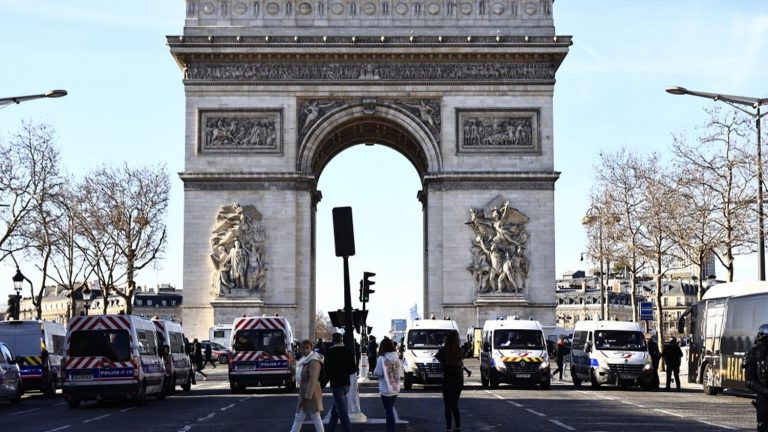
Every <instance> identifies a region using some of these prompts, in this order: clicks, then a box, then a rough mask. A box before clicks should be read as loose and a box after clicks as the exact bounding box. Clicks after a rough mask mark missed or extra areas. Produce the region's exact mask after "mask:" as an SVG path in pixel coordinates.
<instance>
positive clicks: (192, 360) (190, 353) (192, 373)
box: [184, 336, 197, 385]
mask: <svg viewBox="0 0 768 432" xmlns="http://www.w3.org/2000/svg"><path fill="white" fill-rule="evenodd" d="M184 352H185V353H187V355H188V356H189V376H190V377H191V378H192V384H195V385H197V380H195V352H194V351H192V344H191V343H190V342H189V339H187V337H186V336H184Z"/></svg>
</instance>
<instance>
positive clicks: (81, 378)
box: [69, 374, 93, 381]
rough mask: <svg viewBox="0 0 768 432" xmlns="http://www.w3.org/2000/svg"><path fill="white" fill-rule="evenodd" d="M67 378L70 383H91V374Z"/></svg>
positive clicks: (74, 375) (73, 375)
mask: <svg viewBox="0 0 768 432" xmlns="http://www.w3.org/2000/svg"><path fill="white" fill-rule="evenodd" d="M69 378H70V379H71V380H72V381H93V374H72V375H70V376H69Z"/></svg>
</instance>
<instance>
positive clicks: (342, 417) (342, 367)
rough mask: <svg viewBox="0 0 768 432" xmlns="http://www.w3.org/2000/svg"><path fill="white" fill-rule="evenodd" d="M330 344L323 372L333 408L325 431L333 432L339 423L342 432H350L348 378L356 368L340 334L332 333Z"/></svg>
mask: <svg viewBox="0 0 768 432" xmlns="http://www.w3.org/2000/svg"><path fill="white" fill-rule="evenodd" d="M331 342H332V343H333V345H331V347H330V348H329V349H328V355H327V356H326V357H325V371H326V374H327V375H328V379H329V381H330V383H331V393H332V394H333V407H332V408H331V418H330V419H328V428H327V429H326V431H331V432H333V431H335V430H336V423H337V422H339V423H341V429H342V430H343V431H344V432H352V425H351V424H350V422H349V413H348V407H347V393H349V377H350V375H352V374H354V373H355V372H356V371H357V367H356V366H355V360H354V357H353V356H352V353H351V352H350V351H349V350H348V349H347V347H345V346H344V342H343V338H342V335H341V333H334V334H333V336H332V337H331Z"/></svg>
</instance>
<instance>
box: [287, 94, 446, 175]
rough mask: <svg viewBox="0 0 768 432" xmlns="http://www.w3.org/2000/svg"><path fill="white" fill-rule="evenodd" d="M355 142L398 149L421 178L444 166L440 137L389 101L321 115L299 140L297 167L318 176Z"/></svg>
mask: <svg viewBox="0 0 768 432" xmlns="http://www.w3.org/2000/svg"><path fill="white" fill-rule="evenodd" d="M356 144H381V145H385V146H388V147H390V148H392V149H394V150H396V151H397V152H399V153H400V154H402V155H403V156H405V157H406V159H408V161H410V162H411V164H412V165H413V166H414V168H415V169H416V171H417V172H418V174H419V177H421V178H423V177H424V175H425V174H427V173H435V172H440V171H441V170H442V158H441V155H440V150H439V143H438V142H437V138H436V137H435V136H434V135H433V134H432V133H431V132H430V130H429V129H428V128H427V126H426V125H424V124H423V123H422V122H421V121H420V120H419V119H417V118H416V117H415V116H414V115H412V114H411V113H409V112H408V111H406V110H404V109H402V108H399V107H397V106H394V105H390V104H376V105H375V106H369V105H363V104H358V105H351V106H346V107H344V108H342V109H340V110H337V111H334V112H332V113H330V114H328V115H326V116H325V118H322V119H320V120H319V121H318V122H317V124H315V125H314V126H313V127H312V128H311V130H310V131H309V132H308V133H307V135H306V136H305V137H304V139H303V140H302V141H301V142H300V143H299V150H298V153H297V161H296V169H297V171H298V172H299V173H302V174H312V175H314V176H315V178H317V177H319V175H320V173H321V172H322V171H323V169H324V168H325V166H326V165H327V164H328V162H330V160H331V159H333V157H334V156H336V155H337V154H339V153H340V152H341V151H343V150H345V149H346V148H349V147H351V146H353V145H356Z"/></svg>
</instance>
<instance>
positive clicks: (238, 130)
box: [200, 111, 280, 152]
mask: <svg viewBox="0 0 768 432" xmlns="http://www.w3.org/2000/svg"><path fill="white" fill-rule="evenodd" d="M200 116H201V119H200V125H201V126H200V143H201V145H200V149H201V151H202V152H222V151H224V152H226V151H233V150H234V151H249V152H251V151H253V152H276V151H280V112H277V111H275V112H247V111H246V112H237V111H233V112H218V111H205V112H201V115H200Z"/></svg>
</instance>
